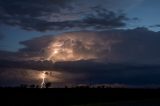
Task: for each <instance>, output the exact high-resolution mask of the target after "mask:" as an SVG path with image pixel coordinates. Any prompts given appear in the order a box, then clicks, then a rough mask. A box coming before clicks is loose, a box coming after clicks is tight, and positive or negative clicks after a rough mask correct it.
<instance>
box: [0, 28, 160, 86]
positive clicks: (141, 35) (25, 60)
mask: <svg viewBox="0 0 160 106" xmlns="http://www.w3.org/2000/svg"><path fill="white" fill-rule="evenodd" d="M159 35H160V32H153V31H150V30H148V29H146V28H136V29H131V30H108V31H94V32H92V31H79V32H68V33H63V34H59V35H53V36H42V37H39V38H34V39H31V40H27V41H23V42H21V44H23V45H24V46H25V47H24V48H23V49H21V50H19V51H18V52H15V53H12V52H4V51H3V52H2V51H1V52H0V58H1V59H0V69H1V70H5V69H8V70H12V69H22V70H23V69H24V70H34V71H36V72H37V71H40V72H42V71H51V72H52V71H53V72H58V73H60V74H58V75H56V77H57V78H59V79H61V82H60V83H61V84H62V83H63V84H66V83H71V82H72V83H90V81H91V82H93V83H113V82H114V83H115V82H116V83H124V84H133V85H136V84H140V85H142V84H146V85H147V84H159V81H160V79H159V75H160V73H159V71H158V70H159V69H160V67H159V63H160V58H159V57H160V46H159V45H160V42H159V39H160V36H159ZM24 54H25V55H24ZM19 56H20V57H19ZM11 59H12V60H11ZM47 60H51V61H47ZM52 60H53V61H56V62H55V63H53V62H52ZM146 64H147V65H146ZM61 75H62V76H61ZM2 81H3V80H2ZM55 83H57V84H58V82H55Z"/></svg>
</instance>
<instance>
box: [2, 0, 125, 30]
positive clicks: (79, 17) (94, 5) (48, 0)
mask: <svg viewBox="0 0 160 106" xmlns="http://www.w3.org/2000/svg"><path fill="white" fill-rule="evenodd" d="M88 2H89V3H88ZM104 3H105V4H106V5H103V2H98V0H94V1H91V0H86V1H79V0H67V1H66V0H61V1H58V0H38V1H37V0H34V1H33V0H27V1H25V0H14V1H13V0H5V1H0V15H1V17H0V22H1V23H5V24H8V25H13V26H20V27H22V28H23V29H26V30H36V31H47V30H68V29H71V28H72V29H84V28H85V29H108V28H119V27H123V26H125V25H126V24H125V21H126V20H127V18H126V16H125V15H124V14H122V13H116V12H112V11H110V10H109V11H108V9H110V7H111V6H109V5H108V4H115V3H114V1H110V0H104Z"/></svg>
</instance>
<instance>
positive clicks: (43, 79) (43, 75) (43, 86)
mask: <svg viewBox="0 0 160 106" xmlns="http://www.w3.org/2000/svg"><path fill="white" fill-rule="evenodd" d="M41 78H42V83H41V88H45V79H46V72H45V71H43V73H42V75H41Z"/></svg>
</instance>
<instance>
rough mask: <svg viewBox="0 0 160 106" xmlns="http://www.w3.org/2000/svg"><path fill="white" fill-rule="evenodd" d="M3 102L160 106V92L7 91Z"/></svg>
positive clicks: (54, 105) (37, 105) (13, 104)
mask: <svg viewBox="0 0 160 106" xmlns="http://www.w3.org/2000/svg"><path fill="white" fill-rule="evenodd" d="M0 98H1V100H0V102H1V103H4V104H5V105H3V106H6V105H10V106H17V105H19V106H24V105H25V106H31V105H35V106H41V105H44V106H48V105H49V106H62V105H63V106H160V89H126V88H121V89H120V88H119V89H118V88H104V89H103V88H101V89H100V88H68V89H62V88H59V89H57V88H52V89H22V88H3V89H0Z"/></svg>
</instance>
